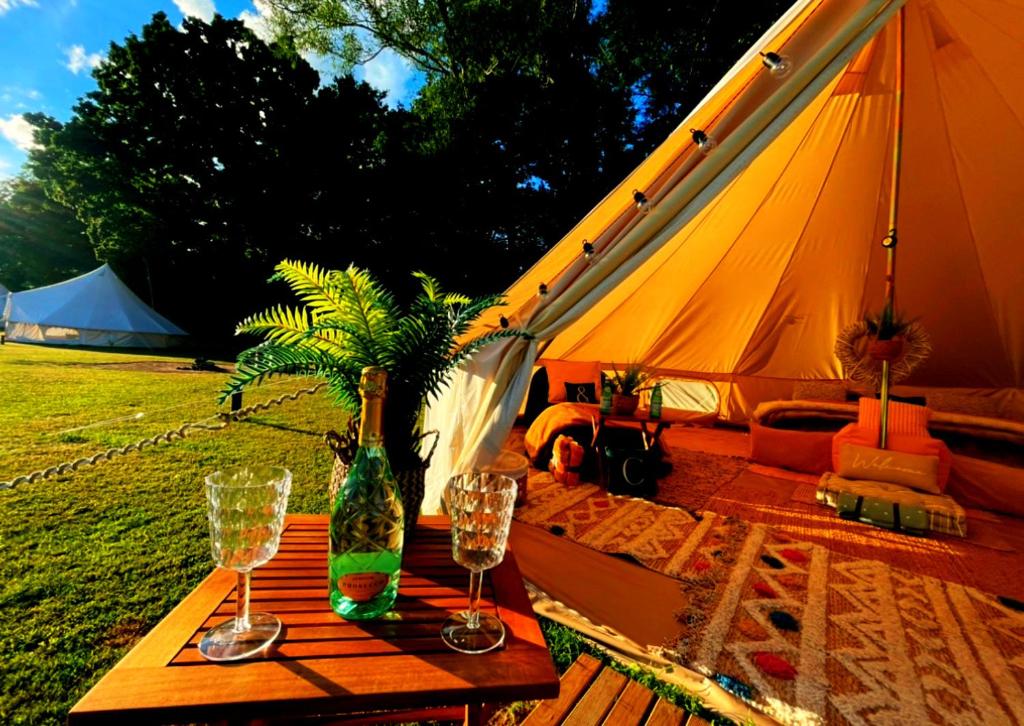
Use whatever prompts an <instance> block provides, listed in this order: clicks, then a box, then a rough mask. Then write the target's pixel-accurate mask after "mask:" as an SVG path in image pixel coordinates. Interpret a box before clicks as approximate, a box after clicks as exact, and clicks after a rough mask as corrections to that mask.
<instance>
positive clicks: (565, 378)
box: [544, 360, 601, 403]
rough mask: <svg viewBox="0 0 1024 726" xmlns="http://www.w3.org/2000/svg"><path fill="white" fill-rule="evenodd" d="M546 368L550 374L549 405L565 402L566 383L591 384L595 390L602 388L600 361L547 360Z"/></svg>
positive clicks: (545, 362)
mask: <svg viewBox="0 0 1024 726" xmlns="http://www.w3.org/2000/svg"><path fill="white" fill-rule="evenodd" d="M544 368H546V369H547V372H548V403H560V402H562V401H565V400H566V398H565V384H566V383H584V382H585V383H591V382H593V384H594V390H595V391H597V390H600V388H601V364H600V362H598V361H593V362H589V363H588V362H583V363H580V362H578V361H565V360H546V361H544Z"/></svg>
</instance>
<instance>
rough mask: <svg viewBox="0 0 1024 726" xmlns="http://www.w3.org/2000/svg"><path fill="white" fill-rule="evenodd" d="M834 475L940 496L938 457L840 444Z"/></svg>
mask: <svg viewBox="0 0 1024 726" xmlns="http://www.w3.org/2000/svg"><path fill="white" fill-rule="evenodd" d="M837 473H838V474H839V476H841V477H843V478H845V479H862V480H866V481H879V482H886V483H888V484H899V485H900V486H905V487H910V488H911V489H917V490H919V491H922V492H927V493H929V494H942V490H941V489H939V483H938V473H939V457H938V456H918V455H917V454H907V453H905V452H902V451H893V450H892V449H884V450H883V449H875V448H873V447H868V446H856V445H854V444H844V445H843V447H842V448H841V449H840V451H839V469H838V472H837Z"/></svg>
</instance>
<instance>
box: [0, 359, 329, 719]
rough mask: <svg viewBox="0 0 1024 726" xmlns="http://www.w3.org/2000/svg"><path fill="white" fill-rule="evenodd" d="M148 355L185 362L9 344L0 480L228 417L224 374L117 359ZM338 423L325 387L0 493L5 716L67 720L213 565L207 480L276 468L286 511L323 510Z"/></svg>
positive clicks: (274, 390)
mask: <svg viewBox="0 0 1024 726" xmlns="http://www.w3.org/2000/svg"><path fill="white" fill-rule="evenodd" d="M143 360H160V361H163V362H165V363H178V364H181V365H187V364H188V363H189V361H187V360H176V359H171V358H158V357H155V356H137V355H125V354H110V353H100V352H91V351H81V350H64V349H59V348H43V347H34V346H22V345H14V344H7V345H5V346H2V347H0V401H2V405H0V430H2V431H3V432H4V433H3V439H2V440H3V448H2V450H0V481H6V480H9V479H11V478H13V477H14V476H17V475H19V474H24V473H28V472H29V471H31V470H33V469H38V468H43V467H46V466H50V465H53V464H57V463H60V462H62V461H67V460H71V459H75V458H79V457H82V456H87V455H91V454H93V453H96V452H98V451H101V450H103V449H105V448H108V447H110V446H119V445H123V444H125V443H128V442H132V441H137V440H139V439H141V438H143V437H147V436H152V435H154V434H157V433H160V432H163V431H165V430H167V429H169V428H173V427H176V426H178V425H180V424H181V423H184V422H186V421H195V420H199V419H202V418H206V417H209V416H211V415H213V414H215V413H216V412H217V411H218V410H226V409H225V407H218V406H217V404H216V393H217V391H218V390H219V389H220V387H221V386H222V385H223V382H224V380H225V379H226V375H225V374H218V373H185V372H152V371H145V370H124V369H121V368H118V367H117V365H123V364H126V363H127V364H137V363H139V362H140V361H143ZM111 364H114V365H111ZM308 385H309V383H308V382H305V381H289V382H287V383H285V384H282V385H275V386H273V387H269V388H267V389H266V390H265V391H256V392H253V393H252V394H251V395H248V394H247V397H246V402H247V403H248V402H254V401H258V400H265V399H268V398H272V397H276V396H279V395H281V394H282V393H285V392H289V391H293V390H297V389H299V388H303V387H307V386H308ZM169 407H174V408H170V410H166V409H168V408H169ZM139 412H141V413H143V416H142V417H140V418H129V419H128V420H125V421H120V422H117V423H113V424H110V425H105V426H101V427H94V428H86V429H80V430H77V431H69V429H75V428H78V427H81V426H84V425H86V424H89V423H92V422H95V421H100V420H106V419H114V418H121V417H132V416H134V415H135V414H137V413H139ZM341 423H342V421H341V415H340V414H339V412H338V411H337V409H335V408H333V407H332V406H331V405H330V403H329V401H328V400H327V398H326V397H325V396H324V395H322V394H317V395H315V396H311V397H305V398H302V399H299V401H295V402H291V401H289V402H287V403H285V404H284V405H283V406H280V407H276V408H273V409H271V410H270V411H267V412H264V413H262V414H261V415H260V416H257V417H253V418H251V419H249V420H248V421H247V422H244V423H239V424H234V425H232V426H230V427H229V428H227V429H226V430H224V431H219V432H212V433H198V434H195V435H192V436H190V437H189V438H187V439H185V440H183V441H175V442H173V443H171V444H161V445H159V446H157V447H154V448H149V449H146V450H144V451H142V452H137V453H132V454H129V455H128V456H126V457H123V458H116V459H114V460H113V461H110V462H104V463H100V464H98V465H97V466H93V467H86V468H84V469H82V470H80V471H79V472H77V473H75V474H72V475H69V476H63V477H59V478H55V479H49V480H46V481H41V482H36V483H34V484H24V485H21V486H19V487H18V488H17V489H15V490H13V491H3V492H0V582H2V585H0V653H2V654H3V655H2V657H0V723H4V724H8V723H10V724H42V723H63V721H64V719H65V716H66V714H67V711H68V709H70V707H71V706H72V705H73V704H74V703H75V701H77V700H78V699H79V698H80V697H81V696H82V695H83V694H84V693H85V691H86V690H88V688H89V687H90V686H91V685H92V684H93V683H95V682H96V680H98V678H99V677H100V676H101V675H102V674H103V673H104V672H106V670H107V669H109V668H110V667H111V666H112V665H113V664H114V663H116V662H117V660H118V659H119V658H120V657H121V656H123V655H124V654H125V652H127V650H128V649H129V648H130V647H131V645H133V644H134V643H135V642H136V640H137V639H138V638H139V637H140V636H141V635H143V634H144V633H145V632H146V631H148V630H149V629H150V628H151V627H152V626H153V625H155V624H156V623H157V622H158V621H159V620H160V619H161V618H162V617H163V616H164V615H166V614H167V612H169V611H170V609H171V608H172V607H173V606H174V605H175V604H176V603H177V602H179V601H180V600H181V599H182V598H183V597H184V596H185V595H186V594H187V593H188V592H189V591H190V590H192V589H193V588H194V587H195V586H196V585H197V584H198V583H199V581H200V580H201V579H202V578H203V577H205V576H206V575H207V574H208V573H209V572H210V570H211V568H212V564H211V560H210V553H209V545H208V544H207V542H208V539H207V537H208V534H207V529H206V521H205V510H204V506H205V501H204V495H203V490H202V477H203V475H204V474H206V473H209V472H212V471H215V470H217V469H220V468H223V467H227V466H231V465H235V464H240V463H243V462H265V463H281V464H284V465H286V466H287V467H288V468H290V469H291V470H292V472H293V475H294V485H293V490H292V495H291V500H290V502H289V510H290V511H293V512H325V511H326V507H327V494H326V490H327V481H328V477H329V474H330V465H331V457H330V452H329V450H328V449H327V447H326V446H325V445H324V444H323V442H322V440H321V438H320V434H321V433H322V432H323V431H325V430H326V429H328V428H337V427H338V426H340V424H341Z"/></svg>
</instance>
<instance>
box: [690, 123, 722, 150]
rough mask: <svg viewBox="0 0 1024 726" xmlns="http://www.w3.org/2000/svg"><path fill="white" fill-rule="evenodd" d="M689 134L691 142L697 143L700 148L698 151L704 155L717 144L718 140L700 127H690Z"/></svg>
mask: <svg viewBox="0 0 1024 726" xmlns="http://www.w3.org/2000/svg"><path fill="white" fill-rule="evenodd" d="M690 135H691V136H692V137H693V143H695V144H697V148H698V149H700V153H702V154H704V155H705V156H706V155H707V154H710V153H711V152H712V151H714V149H715V147H716V146H718V142H717V141H715V140H714V139H713V138H712V137H711V136H709V135H708V134H707V133H705V132H704V131H703V130H701V129H690Z"/></svg>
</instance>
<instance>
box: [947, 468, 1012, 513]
mask: <svg viewBox="0 0 1024 726" xmlns="http://www.w3.org/2000/svg"><path fill="white" fill-rule="evenodd" d="M946 493H947V494H949V495H950V496H952V497H953V498H955V499H956V500H957V501H958V502H960V503H961V504H963V505H964V506H965V507H977V508H978V509H988V510H990V511H993V512H1004V513H1006V514H1012V515H1014V516H1016V517H1024V469H1018V468H1017V467H1013V466H1004V465H1003V464H997V463H995V462H992V461H985V460H984V459H975V458H973V457H968V456H959V455H956V456H954V457H953V474H952V475H951V476H950V477H949V486H947V487H946Z"/></svg>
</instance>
